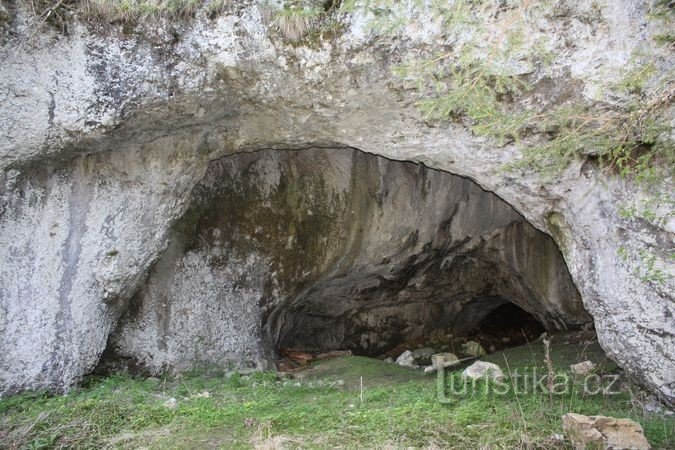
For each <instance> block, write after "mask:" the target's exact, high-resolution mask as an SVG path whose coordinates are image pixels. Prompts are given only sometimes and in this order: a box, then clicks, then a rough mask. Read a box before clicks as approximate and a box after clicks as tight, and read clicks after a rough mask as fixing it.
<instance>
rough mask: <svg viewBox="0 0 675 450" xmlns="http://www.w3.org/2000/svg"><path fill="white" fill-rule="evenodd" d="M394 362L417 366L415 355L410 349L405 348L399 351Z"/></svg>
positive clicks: (401, 364)
mask: <svg viewBox="0 0 675 450" xmlns="http://www.w3.org/2000/svg"><path fill="white" fill-rule="evenodd" d="M396 364H398V365H399V366H405V367H414V368H417V364H415V357H414V356H413V354H412V352H411V351H410V350H406V351H404V352H403V353H401V354H400V355H399V356H398V358H396Z"/></svg>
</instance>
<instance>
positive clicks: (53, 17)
mask: <svg viewBox="0 0 675 450" xmlns="http://www.w3.org/2000/svg"><path fill="white" fill-rule="evenodd" d="M20 1H21V2H23V3H24V5H25V6H26V8H27V9H28V10H29V11H31V12H32V14H33V16H34V17H35V18H36V22H38V23H40V24H44V23H53V24H63V23H65V21H66V19H67V18H68V16H70V15H79V16H80V17H83V18H84V19H85V20H87V21H97V22H108V23H114V22H120V23H138V22H141V21H145V20H156V19H168V20H179V19H186V18H189V17H193V16H194V15H195V14H197V12H198V11H199V10H201V9H203V10H204V11H205V12H206V14H207V15H209V16H211V17H213V16H215V15H218V14H220V13H222V12H223V11H224V10H225V9H226V8H227V6H229V5H230V4H231V3H232V0H20Z"/></svg>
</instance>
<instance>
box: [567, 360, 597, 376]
mask: <svg viewBox="0 0 675 450" xmlns="http://www.w3.org/2000/svg"><path fill="white" fill-rule="evenodd" d="M596 367H597V366H596V365H595V364H594V363H592V362H591V361H583V362H580V363H577V364H572V365H571V366H570V370H571V371H572V373H573V374H575V375H588V374H589V373H591V372H593V371H594V370H595V368H596Z"/></svg>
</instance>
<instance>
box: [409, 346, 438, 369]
mask: <svg viewBox="0 0 675 450" xmlns="http://www.w3.org/2000/svg"><path fill="white" fill-rule="evenodd" d="M434 353H435V350H434V349H433V348H429V347H423V348H418V349H415V350H413V352H412V354H413V358H415V363H416V364H417V365H418V366H425V365H428V364H431V355H433V354H434Z"/></svg>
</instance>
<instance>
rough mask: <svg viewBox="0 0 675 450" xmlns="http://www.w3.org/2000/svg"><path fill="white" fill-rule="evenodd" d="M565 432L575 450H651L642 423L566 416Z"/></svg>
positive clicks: (573, 415) (595, 417)
mask: <svg viewBox="0 0 675 450" xmlns="http://www.w3.org/2000/svg"><path fill="white" fill-rule="evenodd" d="M562 420H563V429H564V430H565V433H566V434H567V437H568V438H569V440H570V441H572V445H574V448H575V449H576V450H586V449H603V450H604V449H612V450H649V449H650V448H651V447H650V446H649V443H648V442H647V439H646V438H645V435H644V431H643V430H642V427H641V426H640V424H639V423H637V422H635V421H633V420H630V419H615V418H613V417H605V416H584V415H582V414H575V413H567V414H565V415H564V416H563V419H562Z"/></svg>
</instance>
